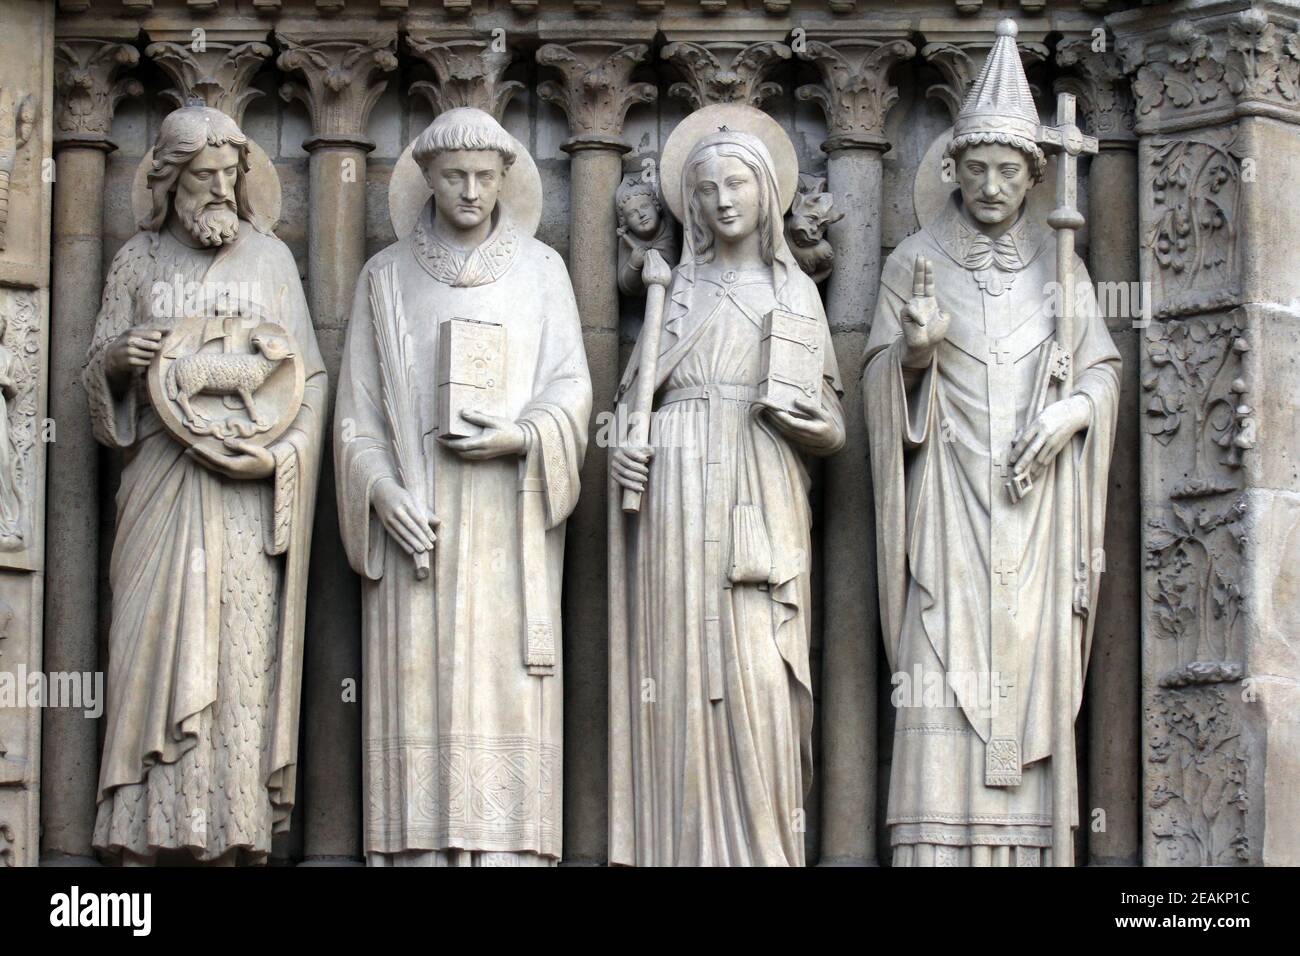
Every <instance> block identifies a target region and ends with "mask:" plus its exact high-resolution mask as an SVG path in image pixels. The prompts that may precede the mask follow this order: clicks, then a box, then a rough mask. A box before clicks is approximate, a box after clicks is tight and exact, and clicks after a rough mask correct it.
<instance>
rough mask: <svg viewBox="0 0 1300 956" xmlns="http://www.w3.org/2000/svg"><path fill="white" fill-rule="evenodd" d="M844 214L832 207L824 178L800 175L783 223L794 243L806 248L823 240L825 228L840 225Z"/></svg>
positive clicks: (806, 174)
mask: <svg viewBox="0 0 1300 956" xmlns="http://www.w3.org/2000/svg"><path fill="white" fill-rule="evenodd" d="M843 218H844V213H843V212H841V211H839V210H837V209H836V208H835V197H834V196H832V195H831V194H830V193H828V192H827V191H826V177H825V176H814V175H812V174H809V173H800V174H799V188H798V191H797V192H796V193H795V195H794V204H793V205H792V206H791V207H790V214H789V216H788V218H787V220H786V223H787V226H788V233H789V236H790V238H791V239H792V240H793V242H794V244H795V245H797V246H799V247H800V248H804V249H809V248H812V247H813V246H815V245H817V243H819V242H821V241H822V239H824V238H825V237H826V227H827V226H829V225H830V224H831V223H835V222H839V221H840V220H841V219H843Z"/></svg>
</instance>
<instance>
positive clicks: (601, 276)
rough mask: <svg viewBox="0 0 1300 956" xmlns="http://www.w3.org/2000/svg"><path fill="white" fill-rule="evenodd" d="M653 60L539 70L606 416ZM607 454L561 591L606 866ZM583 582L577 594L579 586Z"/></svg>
mask: <svg viewBox="0 0 1300 956" xmlns="http://www.w3.org/2000/svg"><path fill="white" fill-rule="evenodd" d="M649 52H650V50H649V47H648V46H647V45H645V44H644V43H628V42H626V38H624V39H621V40H573V41H566V42H564V43H547V44H545V45H544V46H542V47H541V48H540V49H539V50H538V51H537V62H538V63H539V64H541V65H542V66H543V67H548V68H550V69H552V70H553V71H554V72H555V73H556V74H557V75H558V78H557V79H555V80H548V81H547V82H544V83H542V84H541V85H539V86H538V88H537V93H538V95H539V96H541V98H542V99H544V100H546V101H547V102H549V103H553V104H554V105H556V106H558V107H559V108H560V109H561V110H563V111H564V114H565V116H567V117H568V120H569V132H570V134H571V136H570V138H569V140H568V141H567V142H566V143H565V144H564V146H563V147H562V148H563V149H564V151H565V152H566V153H568V154H569V156H570V157H571V160H570V162H571V165H570V171H569V208H570V220H569V275H570V276H571V277H572V279H573V292H574V296H575V297H576V298H577V301H578V313H579V315H580V317H581V319H582V337H583V344H584V345H585V346H586V349H587V364H588V365H589V367H590V369H591V385H592V393H593V395H594V402H593V414H598V413H599V412H601V411H607V410H608V409H609V408H610V406H611V404H612V402H613V400H614V389H615V388H616V387H617V385H618V376H619V368H618V279H617V265H618V248H617V239H618V236H617V234H616V232H615V228H616V224H615V221H614V192H615V190H617V189H618V184H619V182H620V180H621V179H622V178H623V154H624V153H626V152H627V151H628V150H629V149H630V147H629V146H628V145H627V144H626V143H625V142H623V139H622V135H623V120H624V117H625V116H626V115H627V111H628V108H629V107H631V106H632V104H634V103H649V102H651V101H653V100H654V99H655V98H656V97H657V96H658V91H657V90H656V89H655V88H654V87H653V86H652V85H650V84H649V83H633V82H632V81H631V77H632V71H633V70H634V69H635V68H636V66H637V64H639V63H641V62H643V61H644V60H645V59H646V56H647V54H648V53H649ZM605 452H606V450H605V449H604V448H600V447H598V446H597V445H596V444H595V443H593V444H592V445H591V447H589V448H588V449H587V459H586V462H585V463H584V464H583V467H582V497H581V498H580V499H579V501H578V507H577V510H575V511H574V513H573V515H572V517H570V518H569V537H568V540H569V544H568V547H567V550H566V553H567V555H568V557H569V560H568V561H567V562H566V563H567V565H568V566H567V567H566V569H565V575H564V576H565V580H567V581H569V582H570V586H569V587H567V588H565V592H564V608H563V612H564V672H565V673H564V681H565V684H564V739H565V741H566V742H572V743H573V744H575V746H569V747H567V749H566V750H565V754H564V858H565V860H566V861H567V862H568V863H571V864H597V863H603V862H604V861H605V859H606V856H607V849H608V842H607V840H608V835H607V830H608V808H607V799H606V798H607V794H608V789H609V781H608V767H609V758H608V746H607V742H608V739H609V728H608V724H607V721H608V710H609V667H608V661H609V651H608V642H609V608H608V598H607V594H608V588H607V587H606V581H607V577H608V553H607V547H606V540H605V533H606V528H605V516H606V494H605V492H606V488H605V483H606V454H605ZM576 582H582V583H581V586H578V587H575V586H573V585H574V584H575V583H576Z"/></svg>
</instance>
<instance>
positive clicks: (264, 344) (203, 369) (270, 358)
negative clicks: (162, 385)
mask: <svg viewBox="0 0 1300 956" xmlns="http://www.w3.org/2000/svg"><path fill="white" fill-rule="evenodd" d="M248 341H249V344H250V345H251V346H252V347H253V349H254V351H253V352H252V353H250V354H248V355H231V354H229V353H222V352H198V353H196V354H194V355H186V356H183V357H181V358H178V359H177V360H176V361H175V362H173V363H172V365H171V368H169V369H168V370H167V397H168V398H171V399H173V400H174V401H175V402H177V403H178V404H179V405H180V406H181V409H182V410H183V411H184V413H185V418H186V421H187V422H193V423H200V424H201V423H203V422H204V421H205V419H204V418H203V416H202V415H200V414H198V413H197V412H196V411H195V410H194V408H193V406H192V405H191V404H190V400H191V399H192V398H194V396H195V395H199V394H207V395H238V396H239V400H240V401H241V402H243V404H244V408H245V410H246V411H247V412H248V417H249V418H250V419H252V421H253V423H254V424H255V425H258V426H259V427H260V426H263V425H264V424H265V422H263V421H262V416H261V414H260V413H259V412H258V410H257V404H256V403H255V402H254V401H253V393H254V392H256V391H257V390H258V389H259V388H261V387H262V383H263V382H265V381H266V380H267V378H268V377H269V376H270V374H271V372H273V371H274V370H275V368H276V367H277V366H278V365H279V364H280V363H281V362H283V361H285V360H286V359H290V358H293V352H292V351H290V348H289V340H288V338H286V337H285V336H283V335H276V334H274V333H271V332H255V333H254V334H253V335H252V337H251V338H249V340H248Z"/></svg>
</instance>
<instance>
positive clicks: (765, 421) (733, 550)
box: [609, 104, 844, 866]
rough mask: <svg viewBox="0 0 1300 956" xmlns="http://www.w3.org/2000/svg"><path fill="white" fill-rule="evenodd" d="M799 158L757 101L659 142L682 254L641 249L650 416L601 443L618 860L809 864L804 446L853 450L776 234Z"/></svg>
mask: <svg viewBox="0 0 1300 956" xmlns="http://www.w3.org/2000/svg"><path fill="white" fill-rule="evenodd" d="M797 172H798V170H797V166H796V162H795V156H794V148H793V146H792V145H791V143H790V140H789V137H787V136H786V134H785V132H784V131H783V130H782V129H781V128H780V126H778V125H777V124H776V123H775V121H773V120H772V119H771V118H770V117H768V116H767V115H765V114H763V113H761V112H759V111H758V110H755V109H753V108H751V107H746V106H739V105H734V104H728V105H724V106H714V107H706V108H705V109H703V110H699V111H696V112H695V113H693V114H691V116H690V117H688V118H687V119H686V120H684V121H683V122H682V123H681V124H680V125H679V126H678V127H677V128H676V129H675V130H674V131H673V135H672V137H670V139H669V141H668V143H667V144H666V145H665V148H664V163H663V184H664V196H665V199H666V201H667V203H668V205H669V207H670V208H671V209H672V211H673V213H674V214H675V215H677V216H678V217H679V218H681V220H682V226H683V230H684V240H683V248H682V255H681V261H680V263H679V264H678V265H677V267H676V269H674V270H672V272H671V274H670V273H669V270H668V267H667V266H666V264H665V263H664V262H663V261H662V260H661V259H659V257H658V255H657V254H655V255H653V256H652V255H651V254H649V253H647V256H646V260H647V264H646V269H645V280H646V282H647V284H648V285H651V286H655V285H658V286H660V287H661V289H660V292H658V293H655V292H654V289H653V288H651V290H650V292H651V295H649V296H648V297H647V300H648V304H647V309H646V323H645V326H644V327H643V329H642V332H641V335H640V337H639V338H638V340H637V345H636V350H635V351H634V352H633V355H632V358H631V361H630V362H629V363H628V368H627V371H626V373H625V374H624V376H623V381H622V384H621V385H620V387H619V393H618V395H619V401H620V402H627V401H629V400H631V399H632V398H633V396H636V399H635V401H636V405H637V407H636V409H635V413H636V416H637V418H638V420H644V419H642V418H641V416H643V415H644V414H645V413H647V412H649V411H650V410H651V408H652V407H653V410H654V423H653V425H652V427H651V432H650V436H649V437H650V441H648V442H647V441H645V440H643V436H640V435H633V436H630V440H629V441H627V442H624V443H622V444H620V446H619V447H618V448H617V450H616V451H615V452H614V454H612V455H611V456H610V478H611V480H610V488H611V495H610V498H611V503H612V506H613V511H612V513H611V515H610V523H609V534H610V574H609V578H610V761H611V767H610V861H611V862H612V863H615V864H626V865H637V866H802V865H803V864H804V833H805V830H806V827H805V826H804V819H805V803H804V801H805V799H806V796H807V793H808V787H809V785H810V784H811V782H812V681H811V674H810V664H809V637H810V633H811V620H812V618H811V615H812V593H813V590H812V589H813V582H812V561H811V558H810V555H811V553H812V551H811V546H810V533H811V526H812V511H811V508H810V506H809V502H808V488H809V478H808V471H807V468H806V465H805V456H826V455H830V454H833V453H834V452H836V451H838V450H839V449H840V447H841V446H842V445H843V444H844V416H843V410H842V407H841V405H840V396H841V394H842V390H841V388H840V383H839V374H838V371H837V369H838V366H837V364H836V361H835V354H834V352H833V350H832V347H831V334H830V328H829V326H828V325H827V322H826V315H825V312H824V311H823V309H822V303H821V298H820V297H819V296H818V293H817V286H816V285H815V284H814V282H813V280H812V279H811V278H810V277H809V276H808V275H807V274H806V273H805V272H804V271H803V270H802V269H800V268H799V264H798V263H797V262H796V261H795V258H794V256H793V255H792V254H791V252H790V249H789V247H788V246H787V244H786V239H785V231H784V218H783V216H784V213H785V211H786V209H788V208H789V206H790V203H791V201H792V199H793V198H794V191H795V183H796V177H797ZM664 286H666V287H667V288H666V294H665V290H664V289H663V288H662V287H664ZM620 501H621V508H622V510H621V511H620V510H619V507H620ZM624 512H630V514H627V515H625V513H624Z"/></svg>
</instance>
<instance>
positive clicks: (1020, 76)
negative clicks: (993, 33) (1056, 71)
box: [952, 18, 1039, 149]
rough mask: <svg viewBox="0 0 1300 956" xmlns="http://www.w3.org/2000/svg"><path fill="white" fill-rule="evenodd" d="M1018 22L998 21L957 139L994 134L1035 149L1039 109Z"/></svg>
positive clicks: (965, 106) (955, 126)
mask: <svg viewBox="0 0 1300 956" xmlns="http://www.w3.org/2000/svg"><path fill="white" fill-rule="evenodd" d="M1017 32H1019V31H1018V30H1017V28H1016V21H1015V20H1012V19H1009V18H1008V19H1004V20H999V21H998V26H997V39H996V40H994V41H993V49H992V50H991V51H990V52H989V56H988V59H987V60H985V61H984V69H983V70H981V71H980V75H979V78H978V79H977V80H976V81H975V85H974V86H972V87H971V90H970V93H969V94H967V96H966V102H965V103H963V104H962V108H961V112H960V113H958V114H957V122H956V123H955V124H953V131H952V134H953V139H954V141H956V140H959V139H961V138H963V137H966V136H972V135H973V136H981V135H989V134H992V135H994V136H997V137H998V138H999V139H1000V138H1001V137H1003V136H1009V137H1014V138H1016V139H1020V140H1024V141H1025V145H1026V146H1027V147H1028V148H1030V149H1033V148H1035V147H1036V145H1037V142H1038V139H1039V119H1038V107H1037V106H1035V105H1034V95H1033V94H1032V93H1031V92H1030V91H1029V81H1028V80H1027V79H1025V68H1024V66H1022V65H1021V63H1020V51H1019V50H1017V49H1016V34H1017Z"/></svg>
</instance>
